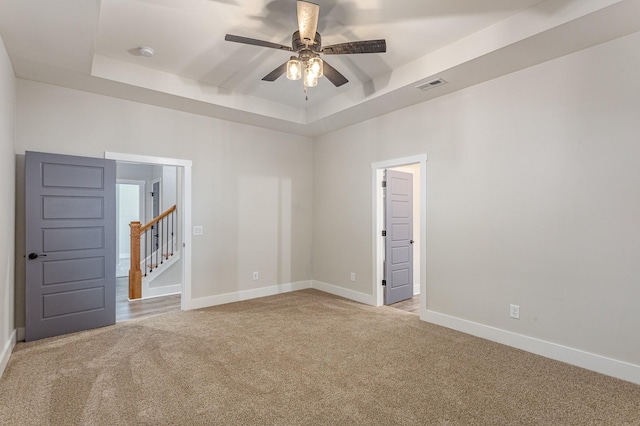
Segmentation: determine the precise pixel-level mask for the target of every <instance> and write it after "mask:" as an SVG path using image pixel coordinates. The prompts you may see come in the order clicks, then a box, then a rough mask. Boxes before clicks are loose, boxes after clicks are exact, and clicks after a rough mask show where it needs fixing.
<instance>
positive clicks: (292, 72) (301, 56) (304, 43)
mask: <svg viewBox="0 0 640 426" xmlns="http://www.w3.org/2000/svg"><path fill="white" fill-rule="evenodd" d="M297 8H298V31H296V32H294V33H293V36H292V37H291V46H285V45H283V44H278V43H271V42H269V41H263V40H256V39H253V38H247V37H241V36H236V35H231V34H227V35H226V36H225V37H224V39H225V40H226V41H233V42H236V43H243V44H250V45H253V46H261V47H268V48H271V49H278V50H285V51H287V52H296V53H297V56H291V58H290V59H289V61H287V62H285V63H284V64H282V65H280V66H279V67H278V68H276V69H274V70H273V71H271V72H270V73H269V74H267V75H266V76H264V77H263V78H262V80H264V81H275V80H277V79H278V78H279V77H280V76H282V75H283V74H286V75H287V78H288V79H290V80H298V79H300V78H303V80H304V90H305V92H306V90H307V87H313V86H315V85H316V84H317V83H318V78H320V77H322V76H323V75H324V76H325V77H327V79H328V80H329V81H330V82H331V83H333V85H334V86H336V87H340V86H342V85H343V84H345V83H347V82H348V81H349V80H347V78H346V77H345V76H343V75H342V74H340V72H339V71H338V70H336V69H335V68H334V67H332V66H331V65H329V64H328V63H327V62H326V61H323V60H322V59H320V54H324V55H345V54H353V53H383V52H386V51H387V43H386V41H385V40H384V39H380V40H366V41H353V42H347V43H340V44H333V45H330V46H322V38H321V36H320V34H319V33H318V32H316V30H317V27H318V16H319V12H320V6H318V5H317V4H315V3H311V2H308V1H302V0H299V1H298V7H297Z"/></svg>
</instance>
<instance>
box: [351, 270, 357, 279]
mask: <svg viewBox="0 0 640 426" xmlns="http://www.w3.org/2000/svg"><path fill="white" fill-rule="evenodd" d="M355 280H356V273H355V272H352V273H351V281H355Z"/></svg>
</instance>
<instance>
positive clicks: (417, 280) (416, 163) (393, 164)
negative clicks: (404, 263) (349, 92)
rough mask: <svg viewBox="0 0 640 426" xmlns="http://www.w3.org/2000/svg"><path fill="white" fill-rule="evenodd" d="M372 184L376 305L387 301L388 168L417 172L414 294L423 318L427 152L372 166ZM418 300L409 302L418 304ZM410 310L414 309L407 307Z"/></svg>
mask: <svg viewBox="0 0 640 426" xmlns="http://www.w3.org/2000/svg"><path fill="white" fill-rule="evenodd" d="M371 166H372V185H373V213H372V217H373V220H372V224H373V232H372V234H373V253H372V256H373V269H374V271H373V274H372V275H373V277H374V280H373V295H374V298H375V301H376V306H382V305H383V304H384V287H383V280H385V239H386V237H383V232H382V231H383V230H385V220H384V212H385V196H384V188H383V186H382V182H383V180H384V174H385V170H398V171H403V172H406V173H411V174H412V175H413V199H414V200H413V212H412V218H413V224H414V229H413V236H412V239H413V240H414V244H413V271H414V279H413V293H414V295H415V297H417V301H419V302H418V303H419V312H420V315H421V317H422V316H423V314H424V313H425V312H426V290H427V286H426V239H427V238H426V194H427V189H426V175H427V173H426V172H427V155H426V154H422V155H416V156H412V157H404V158H398V159H395V160H388V161H383V162H377V163H373V164H372V165H371ZM415 302H416V301H413V302H411V301H410V302H408V303H409V304H411V303H413V304H415ZM407 310H410V309H407Z"/></svg>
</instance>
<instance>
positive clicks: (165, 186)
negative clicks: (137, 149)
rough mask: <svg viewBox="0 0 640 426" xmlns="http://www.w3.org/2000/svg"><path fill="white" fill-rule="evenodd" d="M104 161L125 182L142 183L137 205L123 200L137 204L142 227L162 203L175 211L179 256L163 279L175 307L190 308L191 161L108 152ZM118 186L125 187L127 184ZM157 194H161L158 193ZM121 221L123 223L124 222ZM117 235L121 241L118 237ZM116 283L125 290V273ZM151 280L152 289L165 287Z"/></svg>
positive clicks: (148, 301) (147, 302) (146, 301)
mask: <svg viewBox="0 0 640 426" xmlns="http://www.w3.org/2000/svg"><path fill="white" fill-rule="evenodd" d="M105 158H107V159H111V160H115V161H116V165H117V168H118V169H119V170H122V171H124V172H123V174H122V175H120V176H119V177H120V178H122V177H123V176H127V177H128V180H138V181H144V188H145V189H143V197H142V198H141V199H140V198H139V199H138V201H137V202H136V201H134V200H133V196H131V195H130V196H129V198H128V199H127V200H128V201H129V202H131V203H132V204H133V205H134V206H135V205H138V204H139V208H138V212H139V215H140V219H139V221H140V222H142V223H143V224H144V223H147V222H149V221H150V220H152V219H153V217H152V216H153V211H154V208H155V209H156V210H160V211H164V210H166V209H163V207H167V206H165V205H164V204H167V203H170V204H171V205H172V206H173V205H175V206H176V207H175V209H176V211H177V214H178V216H177V217H178V219H177V221H178V222H177V223H178V225H177V228H178V229H177V230H176V231H175V234H176V240H177V242H176V246H177V247H178V248H179V251H180V253H179V259H178V260H177V261H176V262H175V263H174V264H171V266H170V269H169V270H168V271H167V275H166V278H167V279H168V280H170V281H172V282H171V283H169V284H170V285H172V286H173V288H175V291H173V293H179V294H176V296H173V297H174V299H177V298H178V297H179V304H178V305H179V308H180V309H182V310H186V309H190V305H191V233H190V232H188V230H190V229H191V161H190V160H182V159H171V158H162V157H151V156H143V155H134V154H121V153H111V152H105ZM136 173H141V174H142V176H136V175H135V174H136ZM122 183H125V184H126V183H128V182H122ZM139 188H140V186H138V189H139ZM152 188H153V189H154V190H157V191H156V192H158V194H155V195H156V196H155V197H153V196H152V194H151V193H152V192H154V191H152V190H151V189H152ZM161 188H162V189H161ZM120 189H124V192H125V193H126V191H127V190H128V189H129V188H127V187H124V186H123V187H121V188H120ZM161 191H164V192H165V193H164V194H159V192H161ZM167 191H168V192H167ZM123 200H124V199H123ZM120 210H123V214H124V213H125V212H124V209H122V208H120V207H119V210H118V211H119V212H120ZM129 210H131V211H133V210H135V208H134V207H130V208H129ZM129 213H131V212H129ZM123 222H125V220H124V219H123ZM129 223H130V222H126V223H123V224H121V226H119V232H118V234H120V231H122V229H123V228H125V227H127V228H128V224H129ZM119 225H120V224H119ZM123 233H124V232H123ZM129 235H130V231H129V230H128V229H127V230H126V239H127V243H129V241H130V239H129ZM118 236H119V238H122V237H120V235H118ZM121 245H122V246H124V245H125V244H124V243H122V244H120V241H118V244H117V246H118V247H120V246H121ZM167 263H169V262H167ZM117 281H118V284H120V286H126V287H127V288H128V273H127V278H118V279H117ZM153 281H154V282H156V281H157V283H156V286H161V285H162V286H164V285H165V284H166V283H162V282H161V281H160V278H159V275H158V278H155V279H154V280H153ZM173 281H175V283H173ZM125 282H126V283H125ZM160 283H161V284H160ZM149 294H150V295H151V296H150V297H154V296H155V295H156V290H155V289H152V291H151V292H150V293H149ZM158 295H160V294H158ZM143 297H144V295H143ZM167 297H172V296H167ZM158 299H163V298H158ZM132 303H135V304H136V305H139V306H136V307H137V308H144V306H145V305H151V306H154V308H152V309H156V307H155V305H158V300H154V299H142V300H136V301H134V302H132ZM175 305H176V303H173V306H175ZM143 310H144V309H143ZM156 313H157V312H156ZM139 316H140V313H138V317H139ZM142 316H144V315H142ZM133 317H136V316H133Z"/></svg>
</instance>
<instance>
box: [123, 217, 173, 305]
mask: <svg viewBox="0 0 640 426" xmlns="http://www.w3.org/2000/svg"><path fill="white" fill-rule="evenodd" d="M129 226H130V227H131V265H130V268H129V299H140V298H141V297H142V277H143V269H142V268H141V265H144V276H145V277H146V276H148V275H149V274H151V273H152V272H153V270H154V269H156V268H158V267H159V266H160V265H162V264H163V263H164V262H165V261H167V260H168V259H169V258H170V257H171V256H173V254H174V251H176V250H177V248H176V235H177V230H178V211H177V210H176V206H175V205H174V206H173V207H171V208H169V209H167V210H166V211H165V212H163V213H162V214H161V215H159V216H158V217H156V218H155V219H153V220H152V221H151V222H149V223H147V224H146V225H141V224H140V222H131V223H130V224H129ZM143 253H144V256H143V255H142V254H143Z"/></svg>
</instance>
